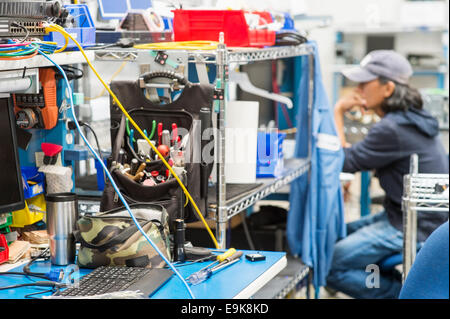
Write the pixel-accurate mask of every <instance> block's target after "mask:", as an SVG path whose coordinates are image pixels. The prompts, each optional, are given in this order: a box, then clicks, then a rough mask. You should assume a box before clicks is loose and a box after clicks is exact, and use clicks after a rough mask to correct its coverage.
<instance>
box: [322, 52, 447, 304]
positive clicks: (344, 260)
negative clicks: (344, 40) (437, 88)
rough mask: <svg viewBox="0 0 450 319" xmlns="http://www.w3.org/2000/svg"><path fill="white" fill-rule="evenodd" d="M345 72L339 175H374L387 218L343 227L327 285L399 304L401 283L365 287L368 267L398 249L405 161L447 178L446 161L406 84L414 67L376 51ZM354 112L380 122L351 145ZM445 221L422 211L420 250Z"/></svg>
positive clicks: (388, 277)
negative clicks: (348, 127) (349, 119)
mask: <svg viewBox="0 0 450 319" xmlns="http://www.w3.org/2000/svg"><path fill="white" fill-rule="evenodd" d="M343 74H344V75H345V76H346V77H347V78H348V79H350V80H352V81H354V82H357V83H359V85H358V87H357V88H356V89H355V90H354V91H353V92H352V93H351V94H350V95H348V96H344V97H342V98H341V99H340V100H339V101H338V102H337V103H336V106H335V109H334V113H335V122H336V129H337V131H338V134H339V137H340V140H341V143H342V145H343V146H344V152H345V161H344V167H343V171H344V172H349V173H354V172H357V171H366V170H375V176H376V177H378V179H379V181H380V185H381V187H382V189H383V190H384V191H385V194H386V195H385V201H384V203H383V206H384V212H382V213H379V214H375V215H371V216H367V217H365V218H362V219H360V220H358V221H356V222H353V223H350V224H348V225H347V235H348V236H347V237H346V238H344V239H342V240H340V241H339V242H337V243H336V245H335V249H334V255H333V261H332V266H331V270H330V272H329V275H328V277H327V286H328V287H330V288H333V289H335V290H338V291H341V292H343V293H345V294H347V295H349V296H351V297H353V298H398V295H399V292H400V289H401V278H400V277H399V276H394V275H393V274H383V273H380V274H379V285H378V284H377V285H375V286H372V285H368V283H367V279H368V276H369V275H371V272H372V271H373V270H372V269H375V268H371V267H370V266H371V265H372V266H375V267H376V264H377V263H378V262H380V261H381V260H382V259H384V258H386V257H388V256H390V255H393V254H395V253H399V252H401V251H402V248H403V233H402V230H403V225H402V209H401V199H402V194H403V176H404V175H405V174H408V173H409V161H410V156H411V155H412V154H414V153H416V154H418V156H419V172H420V173H439V174H443V173H448V158H447V155H446V153H445V150H444V147H443V145H442V143H441V140H440V137H439V125H438V122H437V120H436V119H435V118H433V117H432V116H431V115H430V114H429V113H428V112H426V111H425V110H423V103H422V99H421V96H420V93H419V92H418V91H417V90H416V89H413V88H411V87H410V86H409V85H408V80H409V78H410V76H411V75H412V68H411V65H410V64H409V62H408V61H407V60H406V59H405V58H404V57H402V56H401V55H400V54H398V53H396V52H394V51H390V50H378V51H373V52H371V53H369V54H368V55H367V56H366V57H365V58H364V59H363V60H362V62H361V65H360V66H358V67H356V68H352V69H349V70H346V71H344V72H343ZM354 106H360V107H361V108H362V110H363V111H364V110H372V111H373V112H375V113H376V114H377V115H378V116H379V117H380V118H381V120H380V121H379V122H378V123H376V124H374V125H373V126H372V128H371V129H370V130H369V133H368V134H367V136H366V137H365V138H364V139H363V140H362V141H360V142H358V143H356V144H354V145H349V144H348V143H347V142H346V139H345V135H344V124H343V123H344V121H343V116H344V114H345V112H347V111H349V110H350V109H351V108H353V107H354ZM447 219H448V213H447V214H445V213H444V214H443V213H433V212H425V213H420V212H419V213H418V216H417V225H418V226H417V238H418V241H419V244H418V247H420V245H421V242H423V241H425V239H426V238H427V237H428V236H429V235H430V234H431V233H432V232H433V230H435V229H436V228H437V227H438V226H439V225H441V224H442V223H444V222H445V221H446V220H447ZM368 266H369V268H368Z"/></svg>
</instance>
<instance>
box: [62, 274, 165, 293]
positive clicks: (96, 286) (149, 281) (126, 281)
mask: <svg viewBox="0 0 450 319" xmlns="http://www.w3.org/2000/svg"><path fill="white" fill-rule="evenodd" d="M172 274H173V272H172V270H170V269H165V268H141V267H125V266H101V267H98V268H96V269H94V270H93V271H92V272H90V273H89V274H87V275H85V276H83V277H81V279H80V282H79V283H78V287H76V286H74V287H69V288H67V289H65V290H62V291H60V292H57V293H55V296H62V297H64V296H65V297H82V296H94V295H102V294H107V293H113V292H119V291H140V292H141V293H142V294H143V295H144V296H151V295H152V294H153V293H154V292H156V290H158V288H159V287H161V286H162V285H163V284H164V283H165V282H166V281H167V280H169V278H170V277H171V276H172Z"/></svg>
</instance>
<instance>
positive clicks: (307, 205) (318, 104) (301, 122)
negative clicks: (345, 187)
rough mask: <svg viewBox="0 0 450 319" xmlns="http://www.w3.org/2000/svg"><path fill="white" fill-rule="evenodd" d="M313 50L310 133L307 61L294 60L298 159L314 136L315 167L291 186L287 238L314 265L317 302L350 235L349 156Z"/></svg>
mask: <svg viewBox="0 0 450 319" xmlns="http://www.w3.org/2000/svg"><path fill="white" fill-rule="evenodd" d="M309 43H310V44H311V45H312V46H313V47H314V69H313V72H314V93H313V107H312V123H311V126H310V128H311V135H309V132H308V130H307V129H306V128H307V127H308V108H307V105H308V81H309V76H308V75H309V63H310V61H309V60H308V57H300V58H296V60H295V63H294V65H295V76H294V104H297V105H298V114H297V135H296V149H295V157H298V158H302V157H307V155H308V139H309V138H310V136H311V169H310V172H309V173H306V174H304V175H303V176H301V177H300V178H298V179H296V180H295V181H294V182H293V183H292V184H291V191H290V197H289V201H290V208H289V214H288V219H287V234H286V236H287V240H288V245H289V249H290V251H291V253H292V254H294V255H296V256H299V257H300V258H301V259H302V261H303V262H304V263H305V264H306V265H308V266H309V267H312V269H313V272H314V276H313V283H314V287H315V290H316V298H317V296H318V291H319V288H320V286H324V285H325V283H326V276H327V275H328V272H329V270H330V267H331V261H332V257H333V251H334V244H335V242H336V241H337V240H339V239H341V238H343V237H345V236H346V228H345V221H344V207H343V196H342V189H341V184H340V180H339V174H340V172H341V170H342V167H343V163H344V152H343V149H342V146H341V144H340V141H339V138H338V136H337V132H336V127H335V123H334V116H333V111H332V108H331V106H330V103H329V100H328V97H327V95H326V92H325V89H324V87H323V83H322V74H321V69H320V61H319V57H318V52H317V45H316V43H315V42H311V41H310V42H309Z"/></svg>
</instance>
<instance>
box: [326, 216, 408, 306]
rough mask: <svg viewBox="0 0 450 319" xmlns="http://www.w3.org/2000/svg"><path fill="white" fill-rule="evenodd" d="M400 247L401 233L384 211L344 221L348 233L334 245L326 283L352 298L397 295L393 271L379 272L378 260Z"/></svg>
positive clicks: (396, 279)
mask: <svg viewBox="0 0 450 319" xmlns="http://www.w3.org/2000/svg"><path fill="white" fill-rule="evenodd" d="M402 249H403V233H402V232H401V231H399V230H397V229H396V228H395V227H393V226H392V225H391V224H390V223H389V220H388V218H387V214H386V212H382V213H378V214H373V215H370V216H367V217H363V218H361V219H360V220H357V221H355V222H352V223H349V224H347V237H345V238H344V239H342V240H340V241H338V242H337V243H336V245H335V248H334V254H333V260H332V265H331V270H330V272H329V274H328V277H327V286H328V287H331V288H333V289H335V290H338V291H341V292H343V293H345V294H347V295H349V296H351V297H353V298H358V299H359V298H361V299H378V298H382V299H393V298H398V295H399V293H400V290H401V287H402V283H401V278H400V277H399V276H395V275H394V273H393V272H390V273H382V272H380V271H379V268H378V266H377V263H378V262H380V261H381V260H383V259H384V258H386V257H389V256H391V255H393V254H396V253H400V252H401V251H402Z"/></svg>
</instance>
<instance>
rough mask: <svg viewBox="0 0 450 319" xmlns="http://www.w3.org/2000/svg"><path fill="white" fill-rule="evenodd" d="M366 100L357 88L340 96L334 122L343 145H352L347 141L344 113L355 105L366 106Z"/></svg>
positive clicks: (335, 108)
mask: <svg viewBox="0 0 450 319" xmlns="http://www.w3.org/2000/svg"><path fill="white" fill-rule="evenodd" d="M365 105H366V101H365V100H364V99H363V98H362V97H361V95H359V94H358V92H357V90H354V91H353V92H351V93H350V94H348V95H346V96H343V97H342V98H340V99H339V100H338V101H337V103H336V105H335V106H334V122H335V124H336V131H337V134H338V137H339V140H340V141H341V145H342V147H350V146H351V144H349V143H347V140H346V139H345V133H344V114H345V113H346V112H348V111H349V110H350V109H351V108H353V107H354V106H361V107H362V108H363V107H365Z"/></svg>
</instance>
